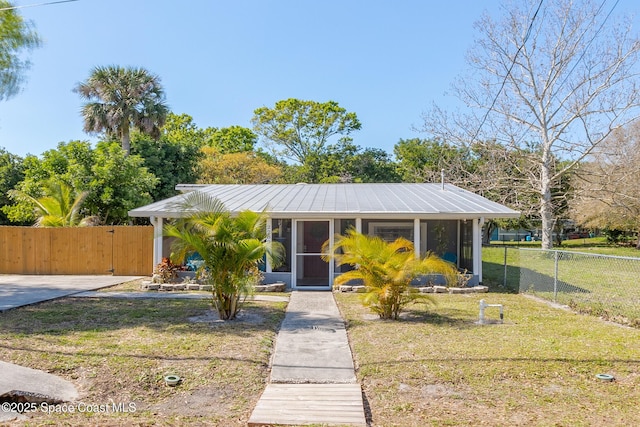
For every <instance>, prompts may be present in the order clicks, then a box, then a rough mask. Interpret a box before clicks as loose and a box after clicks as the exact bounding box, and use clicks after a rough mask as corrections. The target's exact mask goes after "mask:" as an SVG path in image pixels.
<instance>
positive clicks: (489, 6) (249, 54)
mask: <svg viewBox="0 0 640 427" xmlns="http://www.w3.org/2000/svg"><path fill="white" fill-rule="evenodd" d="M41 1H45V0H41ZM41 1H37V0H19V1H15V4H16V5H28V4H33V3H40V2H41ZM621 3H625V1H624V0H623V1H622V2H621ZM626 3H629V2H626ZM498 4H499V2H498V1H497V0H483V1H474V0H448V1H433V0H395V1H391V0H387V1H378V0H341V1H340V0H322V1H320V0H315V1H311V0H271V1H267V0H215V1H214V0H185V1H181V2H177V1H167V0H79V1H76V2H71V3H64V4H55V5H47V6H38V7H30V8H24V9H21V13H22V15H23V16H24V17H25V18H27V19H30V20H32V21H33V23H34V24H35V27H36V29H37V31H38V32H39V34H40V35H41V36H42V38H43V39H44V44H43V46H42V47H41V48H39V49H37V50H35V51H33V52H32V54H31V55H30V58H31V61H32V68H31V69H30V71H29V72H28V75H27V77H28V80H27V82H26V85H25V87H24V90H23V92H21V93H20V94H18V95H17V96H16V97H14V98H12V99H10V100H8V101H4V102H0V147H4V148H5V149H7V150H8V151H9V152H12V153H14V154H18V155H25V154H27V153H31V154H36V155H39V154H41V153H42V152H44V151H46V150H48V149H51V148H55V147H56V145H57V144H58V142H60V141H70V140H74V139H83V140H91V141H95V138H92V137H91V136H90V135H87V134H86V133H84V132H83V131H82V119H81V117H80V113H79V111H80V108H81V105H82V101H81V99H80V98H79V97H78V95H77V94H75V93H74V92H72V88H73V87H74V86H75V85H76V84H77V83H78V82H80V81H82V80H84V79H86V78H87V77H88V75H89V73H90V71H91V69H92V68H93V67H95V66H98V65H122V66H142V67H145V68H147V69H148V70H149V71H151V72H153V73H155V74H158V75H159V76H160V78H161V80H162V84H163V86H164V88H165V91H166V94H167V103H168V105H169V107H170V109H171V110H172V111H173V112H175V113H187V114H189V115H191V116H192V117H193V118H194V121H195V123H196V124H197V125H198V126H200V127H207V126H215V127H226V126H232V125H239V126H246V127H251V123H250V120H251V117H252V116H253V111H254V110H255V109H256V108H258V107H261V106H268V107H271V106H273V105H274V104H275V102H276V101H278V100H281V99H287V98H300V99H307V100H314V101H320V102H324V101H328V100H334V101H337V102H338V103H339V104H340V105H341V106H342V107H344V108H346V109H347V110H348V111H353V112H355V113H356V114H357V115H358V118H359V119H360V121H361V122H362V130H361V131H358V132H356V133H354V134H353V135H352V136H353V139H354V142H355V143H356V144H358V145H360V146H362V147H376V148H382V149H384V150H386V151H387V152H389V153H391V152H392V150H393V146H394V144H395V143H396V142H398V140H399V139H400V138H413V137H418V136H426V135H422V134H420V133H417V132H415V131H413V130H412V126H413V125H416V126H419V125H420V121H421V120H420V115H421V113H422V112H423V111H425V110H426V109H428V108H429V106H430V105H431V103H432V102H436V103H438V104H440V105H443V106H454V105H455V99H453V98H451V97H448V96H446V95H445V92H446V90H447V89H448V88H449V85H450V83H451V82H452V81H453V79H454V78H455V77H456V76H457V75H458V74H460V73H461V72H462V71H463V70H464V68H465V61H464V56H465V53H466V51H467V49H468V48H469V47H470V46H471V43H472V41H473V37H474V35H475V34H476V33H475V31H474V29H473V23H474V22H475V21H476V20H477V19H478V18H479V17H480V15H481V13H482V12H483V11H484V10H487V11H488V12H489V13H491V14H493V15H495V14H496V13H499V7H498ZM629 6H630V5H627V7H629Z"/></svg>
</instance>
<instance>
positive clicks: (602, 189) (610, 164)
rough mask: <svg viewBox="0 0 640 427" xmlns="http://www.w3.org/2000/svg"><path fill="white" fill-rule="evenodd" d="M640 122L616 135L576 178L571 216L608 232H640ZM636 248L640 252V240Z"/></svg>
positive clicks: (601, 148) (582, 168)
mask: <svg viewBox="0 0 640 427" xmlns="http://www.w3.org/2000/svg"><path fill="white" fill-rule="evenodd" d="M639 132H640V122H636V123H634V124H633V125H632V126H628V127H626V128H624V129H619V130H617V131H616V132H614V133H613V134H612V135H611V136H610V137H609V139H608V141H607V144H606V145H605V146H601V147H598V149H597V150H595V152H594V153H593V155H592V156H591V157H590V158H589V161H588V162H584V163H583V164H582V165H581V166H580V168H579V169H578V170H577V172H576V174H575V176H574V177H573V182H572V185H573V187H574V189H575V190H574V191H575V197H573V198H572V199H571V200H570V202H569V206H570V211H571V217H572V218H573V219H574V220H575V221H576V222H577V223H578V224H580V225H582V226H586V227H594V228H600V229H604V230H619V231H638V230H639V229H640V189H639V188H638V176H640V133H639ZM636 247H637V248H638V249H640V239H639V240H638V242H637V245H636Z"/></svg>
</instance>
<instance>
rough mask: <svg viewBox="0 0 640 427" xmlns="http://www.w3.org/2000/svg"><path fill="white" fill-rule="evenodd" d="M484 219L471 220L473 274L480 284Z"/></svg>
mask: <svg viewBox="0 0 640 427" xmlns="http://www.w3.org/2000/svg"><path fill="white" fill-rule="evenodd" d="M483 224H484V218H478V219H474V220H473V245H472V246H473V273H474V274H476V275H477V276H478V281H479V282H482V225H483Z"/></svg>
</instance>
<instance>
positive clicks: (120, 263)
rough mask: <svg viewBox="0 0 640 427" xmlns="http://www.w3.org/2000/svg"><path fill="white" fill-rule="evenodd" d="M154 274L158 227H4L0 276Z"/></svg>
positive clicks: (0, 242) (0, 238)
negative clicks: (154, 238) (156, 228)
mask: <svg viewBox="0 0 640 427" xmlns="http://www.w3.org/2000/svg"><path fill="white" fill-rule="evenodd" d="M152 272H153V227H149V226H131V227H130V226H100V227H64V228H36V227H0V273H3V274H114V275H118V276H138V275H143V276H149V275H151V274H152Z"/></svg>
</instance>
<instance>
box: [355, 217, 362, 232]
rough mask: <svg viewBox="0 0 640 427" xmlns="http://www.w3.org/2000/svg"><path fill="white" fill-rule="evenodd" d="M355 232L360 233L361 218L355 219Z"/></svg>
mask: <svg viewBox="0 0 640 427" xmlns="http://www.w3.org/2000/svg"><path fill="white" fill-rule="evenodd" d="M356 231H357V232H358V233H362V218H356Z"/></svg>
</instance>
